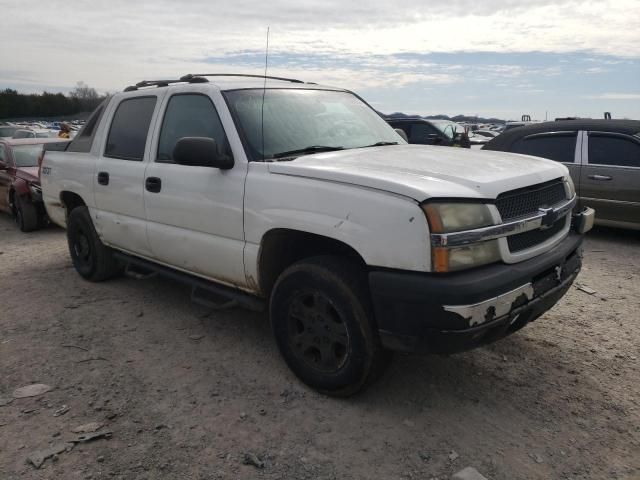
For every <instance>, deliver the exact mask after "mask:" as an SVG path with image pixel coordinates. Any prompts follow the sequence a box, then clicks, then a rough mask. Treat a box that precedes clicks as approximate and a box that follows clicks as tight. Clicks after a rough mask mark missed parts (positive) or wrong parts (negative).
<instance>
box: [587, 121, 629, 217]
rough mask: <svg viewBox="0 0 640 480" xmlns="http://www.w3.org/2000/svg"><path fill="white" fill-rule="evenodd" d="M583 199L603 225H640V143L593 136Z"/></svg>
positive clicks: (619, 137)
mask: <svg viewBox="0 0 640 480" xmlns="http://www.w3.org/2000/svg"><path fill="white" fill-rule="evenodd" d="M587 152H588V154H587V155H585V157H586V159H585V161H584V164H583V166H582V172H581V178H580V195H581V197H582V201H583V203H584V205H586V206H588V207H591V208H594V209H595V211H596V220H597V221H598V222H599V223H604V224H607V223H609V224H611V225H619V226H624V225H625V224H626V223H634V224H639V223H640V139H637V138H634V137H632V136H630V135H624V134H619V133H611V132H589V134H588V147H587Z"/></svg>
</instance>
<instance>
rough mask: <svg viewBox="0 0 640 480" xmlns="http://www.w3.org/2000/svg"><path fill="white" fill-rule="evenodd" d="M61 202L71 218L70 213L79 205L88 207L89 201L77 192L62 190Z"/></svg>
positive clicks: (67, 215) (67, 216)
mask: <svg viewBox="0 0 640 480" xmlns="http://www.w3.org/2000/svg"><path fill="white" fill-rule="evenodd" d="M60 203H61V204H62V206H63V207H64V209H65V212H66V214H65V215H66V218H67V219H68V218H69V214H70V213H71V212H72V211H73V210H74V209H75V208H78V207H86V206H87V203H86V202H85V201H84V200H83V198H82V197H81V196H80V195H78V194H77V193H75V192H70V191H68V190H64V191H62V192H60Z"/></svg>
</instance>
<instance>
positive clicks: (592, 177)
mask: <svg viewBox="0 0 640 480" xmlns="http://www.w3.org/2000/svg"><path fill="white" fill-rule="evenodd" d="M587 178H589V179H590V180H600V181H603V182H604V181H607V180H612V179H613V177H610V176H609V175H589V176H588V177H587Z"/></svg>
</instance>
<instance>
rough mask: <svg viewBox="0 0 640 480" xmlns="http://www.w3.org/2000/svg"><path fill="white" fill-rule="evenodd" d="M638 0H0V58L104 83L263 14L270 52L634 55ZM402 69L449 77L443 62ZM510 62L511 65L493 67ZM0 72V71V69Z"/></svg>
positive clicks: (126, 78)
mask: <svg viewBox="0 0 640 480" xmlns="http://www.w3.org/2000/svg"><path fill="white" fill-rule="evenodd" d="M639 8H640V4H639V2H638V0H601V1H598V2H593V1H586V0H583V1H575V0H538V1H536V2H530V1H522V0H487V1H485V2H483V3H482V5H481V6H480V5H479V4H478V3H477V1H475V0H473V1H472V0H450V1H447V2H430V3H429V6H428V8H425V5H424V3H423V2H420V1H419V0H398V1H396V2H389V1H388V0H369V1H368V2H366V3H365V2H345V1H344V0H324V1H322V2H310V1H304V0H270V1H268V2H264V1H260V0H236V1H234V2H227V1H222V0H185V1H182V2H175V1H169V0H155V1H153V2H152V1H150V0H138V1H136V2H130V1H125V0H110V1H108V0H77V1H75V2H69V1H68V0H64V1H61V0H48V1H47V2H42V1H39V0H21V1H20V2H15V1H10V0H0V11H2V12H3V18H4V19H9V20H10V21H5V22H4V23H3V28H2V30H1V31H0V42H1V43H2V44H3V45H5V47H4V48H2V50H1V51H0V62H2V64H3V65H11V66H12V67H11V68H12V69H15V70H17V71H21V72H26V73H27V74H26V78H23V80H22V81H23V83H38V82H41V83H43V84H49V85H70V86H71V85H74V84H75V82H76V81H77V80H81V79H82V80H84V81H86V82H87V83H89V84H90V85H93V86H95V87H97V88H100V89H116V88H120V87H122V86H123V85H126V84H129V83H131V82H133V81H137V80H139V79H141V78H149V77H156V76H163V75H167V74H173V75H175V74H180V73H183V72H189V71H196V70H198V69H201V68H202V67H206V65H207V62H205V61H203V60H200V59H206V58H209V57H214V56H224V55H225V54H230V53H233V52H238V51H241V50H247V51H251V52H263V51H264V47H265V40H266V39H265V33H266V27H267V25H270V26H271V39H270V44H271V51H272V52H273V54H278V53H297V54H301V55H303V54H309V55H312V56H313V55H316V56H317V55H318V54H326V55H332V56H334V57H336V58H345V57H349V56H360V57H367V56H371V57H373V58H374V60H372V61H375V58H379V59H384V58H385V56H386V58H390V57H389V56H396V57H395V61H397V62H400V63H398V64H395V65H390V66H395V67H397V71H405V70H407V69H409V70H410V67H411V66H412V65H411V64H412V63H414V64H415V63H417V62H419V61H420V60H419V59H408V58H407V59H404V60H402V59H400V58H399V57H397V55H398V54H401V53H420V54H425V53H430V52H530V51H534V50H535V51H540V52H573V51H590V52H593V53H594V54H600V55H614V56H618V57H629V58H638V57H639V56H640V51H639V50H638V49H633V48H629V45H637V44H638V43H639V42H640V16H639V15H637V14H636V15H632V14H630V13H632V12H637V11H638V9H639ZM7 46H8V47H7ZM376 56H380V57H376ZM230 66H232V67H233V65H230ZM308 66H309V65H308V64H307V65H305V64H301V65H300V67H301V69H303V70H306V69H307V67H308ZM414 66H415V65H414ZM333 67H334V66H333V65H331V64H330V63H329V64H328V65H327V68H333ZM365 67H367V66H366V65H365ZM368 67H371V68H374V69H376V70H378V69H379V68H378V67H379V66H375V65H368ZM345 68H349V67H345ZM508 68H511V67H508ZM336 71H337V70H336ZM367 71H368V70H366V69H365V72H367ZM252 72H253V73H255V71H253V70H252ZM354 73H356V72H354ZM412 74H413V75H418V74H422V75H426V76H429V78H431V79H433V80H435V81H438V78H440V79H442V80H443V81H451V80H454V79H455V78H456V76H455V73H454V72H449V75H450V76H449V77H446V76H436V77H433V75H434V74H435V75H444V74H445V72H442V71H440V72H423V73H420V72H412ZM518 74H519V73H518V71H517V68H516V70H512V71H511V72H509V71H508V70H505V71H503V72H496V75H502V76H508V75H518ZM415 78H417V77H414V79H415ZM45 79H46V80H45ZM0 80H3V81H4V82H5V83H6V82H7V78H5V75H4V74H3V73H2V72H0ZM381 81H382V80H376V81H375V82H378V83H379V82H381Z"/></svg>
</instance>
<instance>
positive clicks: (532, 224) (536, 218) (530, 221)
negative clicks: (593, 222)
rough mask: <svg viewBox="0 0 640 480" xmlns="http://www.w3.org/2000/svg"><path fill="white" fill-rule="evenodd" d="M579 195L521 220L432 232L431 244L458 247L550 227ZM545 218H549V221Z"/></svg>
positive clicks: (563, 214)
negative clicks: (453, 230) (460, 229)
mask: <svg viewBox="0 0 640 480" xmlns="http://www.w3.org/2000/svg"><path fill="white" fill-rule="evenodd" d="M576 202H577V197H576V195H574V196H573V198H572V199H571V200H567V201H566V202H565V203H563V204H561V205H560V206H558V207H555V208H541V209H539V211H538V213H537V214H535V215H533V216H531V217H526V218H522V219H520V220H512V221H510V222H506V223H501V224H500V225H491V226H489V227H482V228H475V229H473V230H464V231H462V232H453V233H432V234H431V244H432V245H433V246H434V247H458V246H462V245H469V244H470V243H477V242H484V241H487V240H495V239H496V238H502V237H508V236H510V235H516V234H518V233H524V232H528V231H530V230H536V229H539V228H545V227H546V228H548V227H550V226H551V225H547V223H548V222H549V221H551V220H553V221H551V223H554V222H555V221H558V220H560V218H562V217H564V216H565V215H567V214H568V213H569V212H571V210H573V207H574V206H575V205H576ZM545 219H549V220H548V221H547V220H545Z"/></svg>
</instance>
